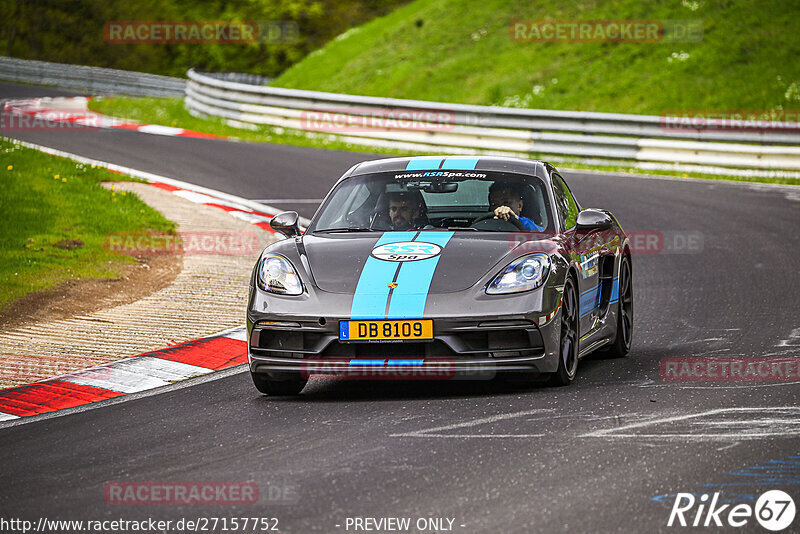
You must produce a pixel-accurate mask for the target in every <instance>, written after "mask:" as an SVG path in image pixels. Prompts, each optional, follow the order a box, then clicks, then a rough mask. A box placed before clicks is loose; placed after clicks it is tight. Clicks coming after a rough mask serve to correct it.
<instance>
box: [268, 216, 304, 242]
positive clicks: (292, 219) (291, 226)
mask: <svg viewBox="0 0 800 534" xmlns="http://www.w3.org/2000/svg"><path fill="white" fill-rule="evenodd" d="M298 219H299V216H298V215H297V212H296V211H284V212H283V213H279V214H277V215H276V216H275V217H273V218H272V220H271V221H270V222H269V225H270V226H271V227H272V229H273V230H275V231H276V232H280V233H282V234H283V235H285V236H286V237H295V236H298V235H300V224H299V223H298V222H297V221H298Z"/></svg>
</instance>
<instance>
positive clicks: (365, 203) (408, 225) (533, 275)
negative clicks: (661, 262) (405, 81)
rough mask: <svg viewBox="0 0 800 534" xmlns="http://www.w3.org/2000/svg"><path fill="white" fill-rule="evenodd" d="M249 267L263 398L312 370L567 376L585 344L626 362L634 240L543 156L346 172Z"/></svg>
mask: <svg viewBox="0 0 800 534" xmlns="http://www.w3.org/2000/svg"><path fill="white" fill-rule="evenodd" d="M271 226H272V228H274V229H275V230H276V231H278V232H281V233H282V234H284V235H285V236H286V237H287V239H284V240H282V241H279V242H277V243H274V244H272V245H270V246H268V247H267V248H266V249H265V250H264V251H263V253H262V255H261V257H260V259H259V261H258V262H257V263H256V265H255V268H254V269H253V273H252V277H251V280H250V296H249V300H248V308H247V330H248V352H249V363H250V372H251V375H252V378H253V382H254V383H255V385H256V388H257V389H258V390H259V391H260V392H262V393H265V394H272V395H294V394H298V393H299V392H300V391H301V390H302V389H303V387H304V386H305V385H306V382H307V380H308V378H309V376H311V375H314V374H332V375H338V376H345V377H351V378H396V379H414V378H418V379H446V378H470V377H474V378H485V377H487V375H488V376H494V375H495V374H503V375H505V374H506V373H511V372H513V373H516V374H515V376H516V377H522V378H523V379H527V378H535V379H537V380H541V379H545V378H549V380H550V381H551V382H552V383H553V384H555V385H566V384H569V383H570V382H572V380H573V378H574V377H575V373H576V370H577V368H578V360H579V359H580V358H581V357H583V356H585V355H587V354H589V353H590V352H593V351H595V350H598V349H600V350H604V351H606V352H608V353H609V354H610V355H612V356H624V355H625V354H627V353H628V351H629V350H630V346H631V336H632V330H633V289H632V279H631V276H632V264H631V254H630V245H629V240H628V237H627V236H626V234H625V232H623V230H622V228H621V227H620V224H619V222H618V221H617V219H616V218H615V217H614V216H613V215H612V214H611V213H610V212H608V211H606V210H602V209H582V208H581V205H580V203H579V202H578V201H577V200H576V199H575V198H574V196H573V195H572V193H571V191H570V189H569V187H568V186H567V183H566V182H565V181H564V179H563V178H562V177H561V175H560V174H559V173H558V171H557V170H556V169H555V168H554V167H553V166H552V165H550V164H548V163H545V162H542V161H531V160H525V159H517V158H507V157H471V156H424V157H412V158H392V159H381V160H376V161H366V162H363V163H359V164H357V165H355V166H354V167H352V168H351V169H349V170H348V171H347V172H346V173H345V174H344V176H342V178H341V179H340V180H339V181H338V182H337V183H336V184H335V185H334V187H333V188H332V189H331V191H330V193H328V195H327V197H326V198H325V200H324V201H323V202H322V204H321V206H320V208H319V209H318V210H317V213H316V214H315V215H314V218H313V219H312V220H311V223H310V224H309V225H308V228H307V229H306V230H305V231H304V232H302V231H301V229H300V227H299V224H298V215H297V213H295V212H285V213H281V214H279V215H277V216H275V217H274V218H273V220H272V222H271Z"/></svg>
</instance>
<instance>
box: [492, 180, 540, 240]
mask: <svg viewBox="0 0 800 534" xmlns="http://www.w3.org/2000/svg"><path fill="white" fill-rule="evenodd" d="M522 207H523V202H522V187H521V186H519V185H516V184H511V183H508V182H495V183H493V184H492V185H491V187H489V210H490V211H493V212H494V218H495V219H502V220H504V221H507V220H509V219H510V218H511V217H514V218H516V219H519V221H520V222H521V223H522V225H523V226H524V227H525V229H526V230H528V231H530V232H543V231H544V228H543V227H542V226H539V225H538V224H536V223H535V222H533V221H532V220H531V219H529V218H527V217H522V216H521V215H520V214H521V213H522Z"/></svg>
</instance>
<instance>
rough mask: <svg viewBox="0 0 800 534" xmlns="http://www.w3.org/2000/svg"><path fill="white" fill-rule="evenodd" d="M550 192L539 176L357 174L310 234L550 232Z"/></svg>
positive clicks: (334, 195) (335, 193)
mask: <svg viewBox="0 0 800 534" xmlns="http://www.w3.org/2000/svg"><path fill="white" fill-rule="evenodd" d="M546 191H547V189H546V186H545V184H544V182H543V181H542V180H541V179H540V178H538V177H536V176H529V175H522V174H516V173H504V172H491V171H482V172H474V171H470V172H460V171H420V172H388V173H375V174H367V175H362V176H354V177H351V178H347V179H345V180H343V181H342V182H341V183H340V184H339V185H338V186H336V188H335V189H334V191H333V192H332V193H331V194H330V195H329V197H328V199H327V200H326V202H325V203H324V204H323V205H322V206H321V207H320V209H319V211H318V212H317V214H316V216H315V217H314V221H313V222H312V224H311V226H310V228H309V231H311V232H367V231H388V230H423V231H424V230H442V229H447V230H464V231H491V232H548V231H552V230H553V222H552V221H553V217H552V216H551V215H550V214H551V211H550V203H549V201H548V198H549V197H548V195H547V193H546ZM496 214H497V215H496Z"/></svg>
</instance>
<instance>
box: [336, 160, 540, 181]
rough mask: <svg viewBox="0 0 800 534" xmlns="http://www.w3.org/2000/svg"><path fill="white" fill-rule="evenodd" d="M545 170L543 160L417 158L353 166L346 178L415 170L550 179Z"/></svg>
mask: <svg viewBox="0 0 800 534" xmlns="http://www.w3.org/2000/svg"><path fill="white" fill-rule="evenodd" d="M546 167H550V165H549V164H548V163H545V162H543V161H536V160H530V159H523V158H512V157H505V156H452V155H439V156H415V157H407V158H387V159H377V160H372V161H364V162H362V163H359V164H357V165H355V166H354V167H352V168H351V169H350V170H349V171H348V172H347V173H345V175H344V176H343V178H345V177H350V176H360V175H364V174H372V173H379V172H397V171H415V170H420V171H430V170H475V171H498V172H514V173H520V174H529V175H534V176H540V177H547V174H548V173H547V172H546Z"/></svg>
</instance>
